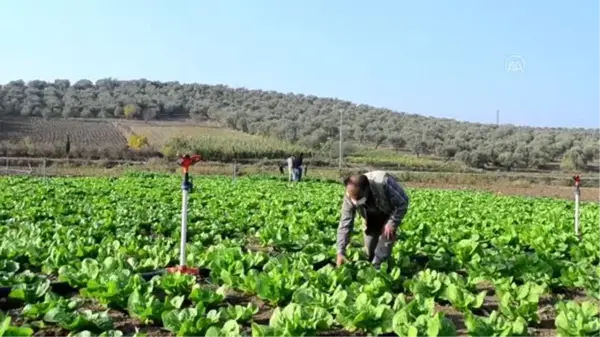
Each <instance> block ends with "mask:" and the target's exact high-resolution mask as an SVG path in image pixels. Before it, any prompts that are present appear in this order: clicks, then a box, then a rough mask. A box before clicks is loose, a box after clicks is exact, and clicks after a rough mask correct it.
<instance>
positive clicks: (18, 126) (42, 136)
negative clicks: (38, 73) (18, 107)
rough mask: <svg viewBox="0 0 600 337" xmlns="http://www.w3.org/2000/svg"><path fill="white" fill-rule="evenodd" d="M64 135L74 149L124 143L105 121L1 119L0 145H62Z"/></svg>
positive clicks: (123, 138) (122, 137)
mask: <svg viewBox="0 0 600 337" xmlns="http://www.w3.org/2000/svg"><path fill="white" fill-rule="evenodd" d="M67 134H69V136H70V140H71V145H72V146H73V147H96V148H106V147H116V148H119V147H123V146H124V145H126V144H127V139H126V138H125V137H124V136H123V134H122V133H121V132H120V131H119V130H118V129H117V128H116V127H115V126H114V125H112V124H111V123H107V122H106V121H100V120H99V121H92V120H85V121H79V120H64V119H51V120H44V119H42V118H28V119H3V120H0V142H1V141H8V142H22V143H29V144H31V145H33V146H38V145H54V146H65V144H66V141H67Z"/></svg>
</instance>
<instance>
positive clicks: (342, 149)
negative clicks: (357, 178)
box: [339, 109, 344, 170]
mask: <svg viewBox="0 0 600 337" xmlns="http://www.w3.org/2000/svg"><path fill="white" fill-rule="evenodd" d="M343 118H344V109H340V158H339V166H340V170H341V169H342V164H343V160H344V159H343V158H344V141H343V139H342V126H343Z"/></svg>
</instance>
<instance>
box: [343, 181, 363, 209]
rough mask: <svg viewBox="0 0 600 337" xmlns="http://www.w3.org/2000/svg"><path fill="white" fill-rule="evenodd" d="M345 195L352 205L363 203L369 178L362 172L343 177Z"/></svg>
mask: <svg viewBox="0 0 600 337" xmlns="http://www.w3.org/2000/svg"><path fill="white" fill-rule="evenodd" d="M344 186H345V187H346V195H347V196H348V197H349V198H350V200H351V201H352V203H353V204H354V205H363V204H364V203H365V202H366V201H367V197H368V195H369V179H368V178H367V176H366V175H364V174H360V175H359V174H357V175H351V176H349V177H347V178H346V179H344Z"/></svg>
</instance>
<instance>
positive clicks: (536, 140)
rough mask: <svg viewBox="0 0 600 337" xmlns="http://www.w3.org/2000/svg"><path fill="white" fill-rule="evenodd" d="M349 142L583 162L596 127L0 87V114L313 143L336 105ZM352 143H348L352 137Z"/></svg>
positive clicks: (113, 83)
mask: <svg viewBox="0 0 600 337" xmlns="http://www.w3.org/2000/svg"><path fill="white" fill-rule="evenodd" d="M341 110H343V112H344V134H345V136H344V138H345V139H346V140H347V141H350V143H349V144H350V145H349V146H361V147H372V148H378V147H380V146H390V147H392V148H395V149H397V150H400V149H402V150H405V151H410V152H412V153H414V154H415V155H417V156H419V155H422V154H432V155H436V156H438V157H442V158H444V159H447V160H451V159H455V160H458V161H462V162H464V163H466V164H468V165H469V166H472V167H478V168H484V167H498V166H499V167H504V168H505V169H512V168H534V169H543V168H545V167H546V166H547V165H549V164H551V163H561V164H562V167H563V168H565V169H584V168H585V167H586V165H587V164H588V163H591V162H593V161H595V160H597V159H598V146H599V139H600V137H599V133H598V130H597V129H565V128H532V127H516V126H511V125H501V126H499V127H497V126H495V125H485V124H476V123H468V122H460V121H456V120H451V119H440V118H431V117H424V116H419V115H415V114H407V113H399V112H394V111H391V110H389V109H383V108H375V107H371V106H367V105H357V104H353V103H351V102H348V101H342V100H338V99H333V98H319V97H315V96H306V95H302V94H283V93H278V92H273V91H268V92H267V91H260V90H248V89H244V88H229V87H227V86H223V85H214V86H213V85H203V84H180V83H178V82H166V83H162V82H156V81H148V80H144V79H141V80H131V81H119V80H115V79H103V80H98V81H96V83H93V82H91V81H89V80H85V79H84V80H80V81H77V82H76V83H74V84H71V83H70V82H69V81H68V80H56V81H54V82H51V83H50V82H45V81H31V82H29V83H24V82H23V81H21V80H18V81H12V82H10V83H8V84H5V85H2V86H0V117H2V116H4V118H7V117H16V116H31V117H44V118H53V117H67V118H72V117H83V118H87V119H89V118H104V119H109V118H110V119H112V118H126V119H139V120H164V119H170V120H172V119H182V118H191V119H193V120H195V121H198V122H204V121H213V122H218V123H219V124H221V125H223V126H226V127H229V128H231V129H235V130H238V131H242V132H245V133H250V134H255V135H263V136H273V137H278V138H280V139H282V140H285V141H288V142H290V143H298V144H301V145H304V146H306V147H310V148H313V149H316V150H323V148H324V147H327V146H331V143H332V142H333V141H334V140H336V139H337V137H338V132H339V129H338V125H339V114H340V111H341ZM2 132H5V131H2V130H0V133H2ZM352 143H353V144H352Z"/></svg>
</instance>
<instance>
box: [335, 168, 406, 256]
mask: <svg viewBox="0 0 600 337" xmlns="http://www.w3.org/2000/svg"><path fill="white" fill-rule="evenodd" d="M344 186H345V188H346V191H345V194H344V201H343V202H342V210H341V216H340V224H339V227H338V231H337V247H338V248H337V265H338V266H340V265H341V264H342V263H343V262H344V260H345V253H346V247H347V246H348V243H349V241H350V235H351V234H352V230H353V228H354V217H355V214H356V213H357V212H358V214H359V215H360V216H361V217H362V218H363V219H365V224H366V226H365V231H364V244H365V250H366V252H367V256H368V258H369V261H370V262H371V263H373V265H375V267H376V268H379V266H380V265H381V263H382V262H383V261H385V260H387V259H388V258H389V257H390V255H391V253H392V248H393V245H394V242H395V241H396V231H397V229H398V227H399V226H400V224H401V223H402V219H404V216H405V215H406V212H407V211H408V204H409V198H408V195H407V194H406V192H405V191H404V189H403V188H402V186H400V184H399V183H398V182H397V181H396V179H395V178H394V177H393V176H391V175H390V174H388V173H387V172H384V171H372V172H367V173H365V174H362V175H353V176H350V177H348V178H346V179H345V180H344Z"/></svg>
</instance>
